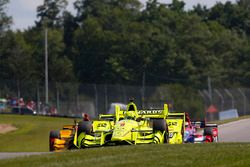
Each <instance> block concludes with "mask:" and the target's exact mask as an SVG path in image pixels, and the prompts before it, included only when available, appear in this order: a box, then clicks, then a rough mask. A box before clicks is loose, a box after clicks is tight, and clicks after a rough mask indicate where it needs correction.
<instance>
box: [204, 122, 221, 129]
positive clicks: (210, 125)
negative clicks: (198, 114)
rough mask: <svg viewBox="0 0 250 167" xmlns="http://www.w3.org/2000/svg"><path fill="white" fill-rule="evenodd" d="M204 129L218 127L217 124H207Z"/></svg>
mask: <svg viewBox="0 0 250 167" xmlns="http://www.w3.org/2000/svg"><path fill="white" fill-rule="evenodd" d="M206 127H212V128H218V125H217V124H212V123H208V124H206Z"/></svg>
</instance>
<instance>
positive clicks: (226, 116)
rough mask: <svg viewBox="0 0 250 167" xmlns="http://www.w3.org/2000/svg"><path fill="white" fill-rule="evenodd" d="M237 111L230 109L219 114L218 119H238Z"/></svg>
mask: <svg viewBox="0 0 250 167" xmlns="http://www.w3.org/2000/svg"><path fill="white" fill-rule="evenodd" d="M238 117H239V114H238V110H237V109H230V110H225V111H221V112H219V119H220V120H225V119H230V118H238Z"/></svg>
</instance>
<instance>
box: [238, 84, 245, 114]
mask: <svg viewBox="0 0 250 167" xmlns="http://www.w3.org/2000/svg"><path fill="white" fill-rule="evenodd" d="M238 91H239V92H240V94H241V95H242V97H243V103H244V104H243V108H244V115H246V110H247V97H246V95H245V94H244V92H243V91H242V90H241V89H240V88H239V89H238Z"/></svg>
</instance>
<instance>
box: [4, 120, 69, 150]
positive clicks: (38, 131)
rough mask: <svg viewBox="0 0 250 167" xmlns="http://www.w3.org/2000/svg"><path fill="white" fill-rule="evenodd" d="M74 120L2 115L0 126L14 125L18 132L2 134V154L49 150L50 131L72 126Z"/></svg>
mask: <svg viewBox="0 0 250 167" xmlns="http://www.w3.org/2000/svg"><path fill="white" fill-rule="evenodd" d="M73 122H74V121H73V119H68V118H52V117H42V116H28V115H0V124H12V125H13V126H15V127H17V128H18V129H17V130H16V131H12V132H9V133H6V134H0V152H7V151H8V152H27V151H29V152H32V151H34V152H44V151H48V150H49V131H50V130H57V129H61V128H62V126H63V125H65V124H72V123H73Z"/></svg>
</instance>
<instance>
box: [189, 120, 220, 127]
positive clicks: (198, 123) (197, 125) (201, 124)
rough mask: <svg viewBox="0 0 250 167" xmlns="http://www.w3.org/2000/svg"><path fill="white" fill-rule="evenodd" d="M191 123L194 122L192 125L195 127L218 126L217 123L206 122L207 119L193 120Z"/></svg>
mask: <svg viewBox="0 0 250 167" xmlns="http://www.w3.org/2000/svg"><path fill="white" fill-rule="evenodd" d="M191 123H192V125H193V126H194V127H195V128H206V127H213V128H217V127H218V125H217V124H213V123H206V122H205V121H192V122H191Z"/></svg>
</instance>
